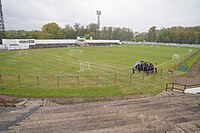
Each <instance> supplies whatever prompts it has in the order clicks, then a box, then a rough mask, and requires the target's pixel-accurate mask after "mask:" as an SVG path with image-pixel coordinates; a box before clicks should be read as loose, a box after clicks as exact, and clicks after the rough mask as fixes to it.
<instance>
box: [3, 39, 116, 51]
mask: <svg viewBox="0 0 200 133" xmlns="http://www.w3.org/2000/svg"><path fill="white" fill-rule="evenodd" d="M2 42H3V44H2V45H0V49H5V50H15V49H29V48H53V47H54V48H55V47H69V46H74V47H75V46H85V45H86V46H88V45H95V46H98V45H99V46H103V45H119V44H120V40H84V41H79V40H78V39H51V40H48V39H44V40H41V39H40V40H39V39H2Z"/></svg>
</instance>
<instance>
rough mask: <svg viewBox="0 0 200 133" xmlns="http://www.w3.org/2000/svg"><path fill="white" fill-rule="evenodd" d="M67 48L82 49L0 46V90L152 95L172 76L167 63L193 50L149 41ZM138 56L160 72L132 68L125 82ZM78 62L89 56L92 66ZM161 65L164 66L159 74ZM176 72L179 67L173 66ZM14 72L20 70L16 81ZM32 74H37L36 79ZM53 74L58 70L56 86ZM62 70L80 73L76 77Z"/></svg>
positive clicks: (22, 93) (36, 93) (41, 94)
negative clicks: (86, 67) (73, 52)
mask: <svg viewBox="0 0 200 133" xmlns="http://www.w3.org/2000/svg"><path fill="white" fill-rule="evenodd" d="M71 49H78V50H83V51H84V55H83V56H69V55H68V53H69V50H70V49H68V48H51V49H31V50H28V54H27V55H19V51H18V50H15V51H0V52H1V53H0V73H1V74H5V75H6V76H3V80H2V85H1V86H0V94H13V95H20V96H28V97H56V96H63V97H65V96H108V95H121V94H150V95H154V94H157V93H159V92H161V91H162V90H163V89H165V88H164V87H165V84H166V83H167V82H171V81H172V79H171V78H169V77H167V68H168V67H170V66H174V65H175V64H176V63H177V62H178V61H180V60H182V59H184V58H185V57H186V56H187V55H188V50H189V49H192V50H193V51H196V50H197V49H195V48H187V47H180V48H177V47H171V46H160V47H159V48H158V47H151V45H145V46H141V45H120V46H112V47H111V46H103V47H78V48H71ZM173 54H179V55H180V60H172V55H173ZM199 57H200V54H198V55H197V56H195V58H194V59H192V60H191V61H187V62H186V65H187V64H189V66H190V67H191V66H192V64H193V63H194V62H195V61H196V60H197V59H198V58H199ZM138 60H144V61H148V62H152V63H157V64H158V66H159V67H158V68H159V73H158V74H157V75H155V77H154V79H153V75H152V74H151V75H149V76H146V75H145V76H144V80H143V79H142V76H143V75H142V73H137V72H136V73H135V74H134V75H133V77H132V78H131V82H130V73H131V72H132V71H131V69H132V67H133V65H134V63H135V62H136V61H138ZM81 62H90V65H91V70H90V71H86V72H80V63H81ZM161 69H162V71H163V75H162V78H161V75H160V70H161ZM175 74H182V73H181V72H179V71H176V72H175ZM12 75H16V76H12ZM18 75H19V76H20V85H19V83H18V82H19V79H18V77H17V76H18ZM97 75H98V77H97ZM114 75H116V77H115V76H114ZM37 76H39V85H38V79H37ZM57 76H59V87H58V77H57ZM67 76H80V79H77V77H67ZM89 76H91V77H89ZM97 78H98V80H97ZM77 80H79V81H77ZM97 82H98V83H97ZM115 82H116V83H115ZM77 83H79V85H77ZM97 84H98V85H97Z"/></svg>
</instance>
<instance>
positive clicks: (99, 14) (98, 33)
mask: <svg viewBox="0 0 200 133" xmlns="http://www.w3.org/2000/svg"><path fill="white" fill-rule="evenodd" d="M97 16H98V18H97V26H98V27H97V28H98V29H97V35H98V39H100V16H101V11H98V10H97Z"/></svg>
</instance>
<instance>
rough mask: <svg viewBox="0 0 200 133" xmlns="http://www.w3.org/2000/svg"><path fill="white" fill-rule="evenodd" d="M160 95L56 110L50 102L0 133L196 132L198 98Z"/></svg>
mask: <svg viewBox="0 0 200 133" xmlns="http://www.w3.org/2000/svg"><path fill="white" fill-rule="evenodd" d="M163 93H164V94H163V95H159V96H155V97H147V98H141V99H134V100H121V101H113V102H106V103H90V104H77V105H62V106H57V104H55V103H53V102H51V101H43V103H42V105H43V106H41V107H40V108H39V110H37V111H35V112H34V113H33V114H32V115H30V116H29V117H28V119H23V120H22V121H20V122H18V123H17V125H12V126H10V127H9V129H10V130H4V131H3V132H21V133H25V132H39V133H43V132H55V133H56V132H82V133H86V132H87V133H91V132H97V133H100V132H111V133H121V132H123V133H129V132H133V133H134V132H135V133H146V132H147V133H149V132H152V133H156V132H157V133H162V132H169V133H179V132H180V133H181V132H185V131H187V132H198V131H199V129H197V127H195V126H194V123H195V122H198V121H200V95H190V94H183V93H179V94H176V93H174V92H170V94H172V93H173V95H169V94H168V92H163ZM40 104H41V102H39V101H38V102H35V101H34V102H29V104H27V105H29V106H28V107H30V108H32V107H34V106H40ZM21 113H23V110H21ZM4 114H5V115H2V117H3V119H4V120H9V119H11V118H12V119H13V117H15V115H13V113H12V112H9V111H8V112H6V113H4ZM9 114H10V116H11V117H10V118H9ZM14 114H15V113H14ZM16 115H20V109H19V112H18V110H16ZM0 124H1V122H0Z"/></svg>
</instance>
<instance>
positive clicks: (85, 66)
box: [80, 62, 91, 72]
mask: <svg viewBox="0 0 200 133" xmlns="http://www.w3.org/2000/svg"><path fill="white" fill-rule="evenodd" d="M90 70H91V66H90V62H81V63H80V71H81V72H87V71H90Z"/></svg>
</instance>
